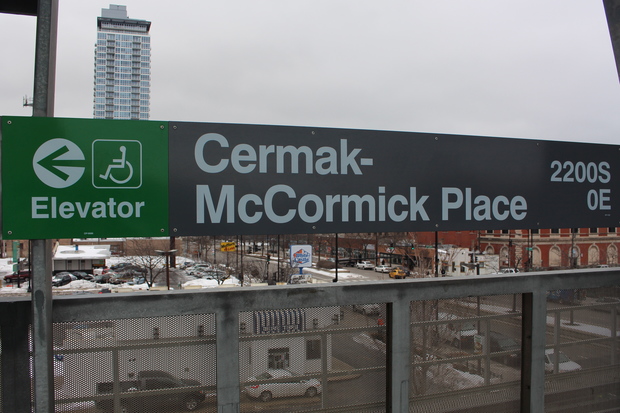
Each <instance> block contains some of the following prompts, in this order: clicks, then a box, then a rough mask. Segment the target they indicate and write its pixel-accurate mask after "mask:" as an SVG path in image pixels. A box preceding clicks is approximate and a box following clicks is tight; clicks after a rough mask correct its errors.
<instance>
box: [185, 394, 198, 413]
mask: <svg viewBox="0 0 620 413" xmlns="http://www.w3.org/2000/svg"><path fill="white" fill-rule="evenodd" d="M199 404H200V402H199V401H198V399H197V398H195V397H193V396H190V397H188V398H187V399H185V401H184V402H183V407H184V408H185V411H188V412H193V411H194V410H196V409H197V408H198V405H199Z"/></svg>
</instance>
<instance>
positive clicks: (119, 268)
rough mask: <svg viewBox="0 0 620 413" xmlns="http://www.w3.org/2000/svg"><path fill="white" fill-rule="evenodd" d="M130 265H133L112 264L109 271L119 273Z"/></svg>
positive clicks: (126, 263)
mask: <svg viewBox="0 0 620 413" xmlns="http://www.w3.org/2000/svg"><path fill="white" fill-rule="evenodd" d="M130 265H133V264H132V263H130V262H119V263H118V264H114V265H112V266H110V270H112V271H121V270H122V269H123V268H125V267H129V266H130Z"/></svg>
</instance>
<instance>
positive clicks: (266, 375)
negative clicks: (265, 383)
mask: <svg viewBox="0 0 620 413" xmlns="http://www.w3.org/2000/svg"><path fill="white" fill-rule="evenodd" d="M272 377H273V376H272V375H271V374H269V373H268V372H264V373H262V374H259V375H258V376H256V378H257V379H258V380H267V379H270V378H272Z"/></svg>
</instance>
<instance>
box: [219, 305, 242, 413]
mask: <svg viewBox="0 0 620 413" xmlns="http://www.w3.org/2000/svg"><path fill="white" fill-rule="evenodd" d="M215 323H216V326H215V328H216V331H217V334H216V344H215V345H216V348H218V349H224V348H225V349H226V351H221V352H220V351H218V354H217V368H216V383H217V404H218V408H217V411H218V413H237V412H238V411H239V387H238V386H239V311H238V309H237V308H225V309H222V311H218V312H217V314H216V315H215Z"/></svg>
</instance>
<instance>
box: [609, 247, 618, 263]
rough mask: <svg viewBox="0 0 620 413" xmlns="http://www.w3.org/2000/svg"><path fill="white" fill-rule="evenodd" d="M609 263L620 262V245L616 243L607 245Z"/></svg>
mask: <svg viewBox="0 0 620 413" xmlns="http://www.w3.org/2000/svg"><path fill="white" fill-rule="evenodd" d="M607 264H609V265H617V264H618V247H616V246H615V245H614V244H611V245H609V247H607Z"/></svg>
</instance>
